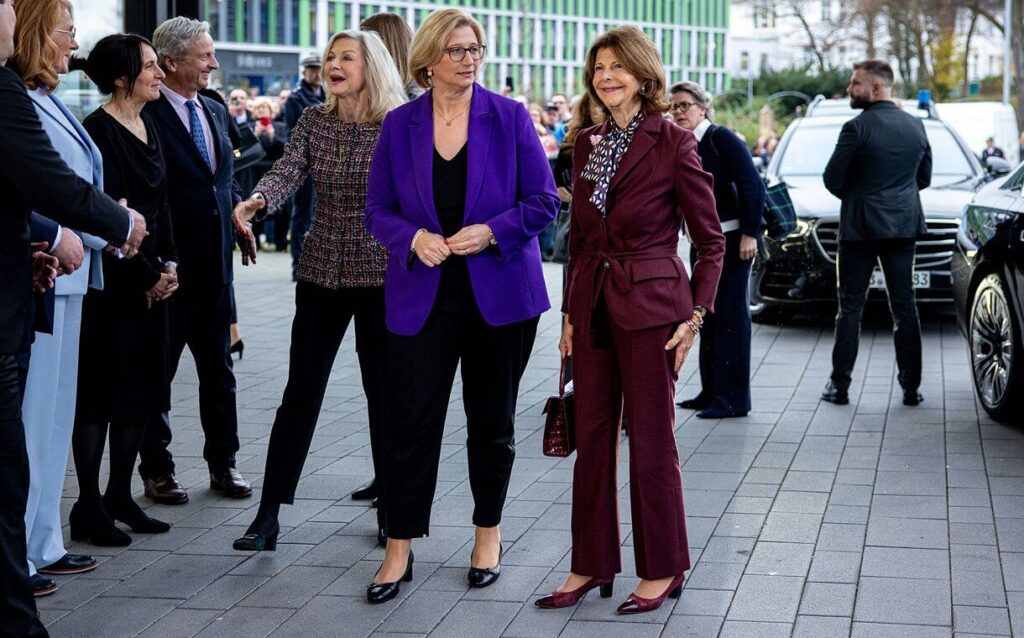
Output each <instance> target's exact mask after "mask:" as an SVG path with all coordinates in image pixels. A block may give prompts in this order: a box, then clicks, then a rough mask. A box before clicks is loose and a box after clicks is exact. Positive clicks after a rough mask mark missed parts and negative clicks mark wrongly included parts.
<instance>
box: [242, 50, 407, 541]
mask: <svg viewBox="0 0 1024 638" xmlns="http://www.w3.org/2000/svg"><path fill="white" fill-rule="evenodd" d="M323 70H324V75H325V79H326V84H327V99H326V101H325V102H324V104H323V106H321V107H318V108H309V109H306V111H305V112H304V113H303V114H302V117H300V118H299V121H298V122H297V123H296V125H295V128H294V129H293V130H292V133H291V139H290V140H289V142H288V145H287V146H286V147H285V152H284V156H283V157H282V158H281V159H280V160H278V162H277V163H276V164H275V165H274V167H273V168H272V169H271V170H270V171H269V172H268V173H267V174H266V175H264V176H263V178H262V179H260V181H259V183H258V184H257V185H256V188H255V190H254V191H253V194H252V195H251V196H250V197H249V199H247V200H245V201H243V202H241V203H240V204H239V205H238V206H237V207H236V208H235V218H236V223H241V222H244V221H248V220H249V219H251V218H253V217H254V216H256V215H257V214H258V213H260V214H265V213H266V211H273V210H276V209H277V208H278V207H279V206H281V204H283V203H284V202H285V200H287V199H288V197H289V196H291V195H292V193H294V192H295V191H296V190H297V189H298V188H299V187H300V186H301V185H302V183H303V182H304V181H305V179H306V176H307V175H311V176H312V178H313V184H314V186H315V188H316V215H315V216H314V219H313V226H312V227H311V228H310V231H309V235H308V236H307V238H306V244H305V248H304V249H303V251H302V258H301V260H300V261H299V269H298V273H297V275H298V283H297V285H296V288H295V319H294V322H293V323H292V345H291V353H290V355H289V362H288V384H287V385H286V387H285V390H284V398H283V399H282V400H281V407H280V408H278V411H277V417H276V418H275V419H274V426H273V430H272V431H271V434H270V448H269V450H268V451H267V469H266V474H265V476H264V481H263V495H262V498H261V499H260V507H259V510H258V511H257V513H256V519H255V520H254V521H253V522H252V524H251V525H249V528H248V529H247V530H246V533H245V535H244V536H242V537H241V538H239V539H238V540H236V541H235V543H234V548H235V549H238V550H248V551H259V550H270V551H273V550H274V549H275V548H276V546H277V536H278V532H279V530H280V526H279V525H278V520H277V517H278V511H279V509H280V506H281V504H282V503H287V504H291V503H292V502H293V500H294V498H295V488H296V486H297V485H298V482H299V475H300V474H301V472H302V466H303V464H304V463H305V460H306V455H307V454H308V453H309V445H310V442H311V441H312V439H313V430H314V429H315V427H316V422H317V418H318V417H319V415H320V406H321V404H322V403H323V398H324V392H325V390H326V389H327V381H328V379H329V378H330V374H331V367H332V365H333V364H334V358H335V356H336V355H337V353H338V348H339V347H340V345H341V340H342V338H344V336H345V332H346V329H347V328H348V325H349V322H350V321H352V320H353V319H354V320H355V330H356V351H357V353H358V356H359V368H360V372H361V373H362V380H363V390H364V391H365V392H366V399H367V404H368V406H367V409H368V412H369V421H370V445H371V448H372V451H373V456H374V465H375V466H376V468H375V470H376V473H377V475H378V476H379V475H380V464H379V454H380V451H381V450H380V442H379V434H380V429H381V411H382V410H381V408H382V392H381V388H382V385H383V379H384V359H385V354H386V351H385V346H386V343H387V331H386V330H385V328H384V269H385V267H386V265H387V252H386V251H385V250H384V248H383V247H382V246H381V245H380V244H378V243H377V242H376V241H375V240H374V239H373V238H372V237H370V236H369V234H367V232H366V229H365V227H364V226H363V206H364V204H365V201H366V182H367V178H368V177H369V173H370V159H371V157H372V155H373V150H374V148H375V147H376V146H377V138H378V137H379V135H380V131H381V121H382V120H383V119H384V116H385V115H387V113H388V111H390V110H391V109H393V108H395V107H397V106H399V105H400V104H402V103H404V102H405V93H404V91H403V89H402V83H401V81H400V79H399V77H398V71H397V70H396V69H395V65H394V63H393V62H392V61H391V56H390V55H389V54H388V51H387V48H385V46H384V43H383V42H382V41H381V39H380V37H379V36H378V35H377V34H376V33H373V32H370V31H342V32H340V33H337V34H335V35H334V37H332V38H331V40H330V42H328V44H327V48H326V49H325V50H324V57H323ZM380 540H381V533H380V532H379V533H378V542H380Z"/></svg>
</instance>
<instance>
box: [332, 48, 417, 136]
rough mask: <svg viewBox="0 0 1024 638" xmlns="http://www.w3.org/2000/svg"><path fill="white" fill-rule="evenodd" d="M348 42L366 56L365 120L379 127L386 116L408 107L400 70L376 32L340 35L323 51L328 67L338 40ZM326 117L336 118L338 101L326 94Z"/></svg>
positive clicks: (364, 72) (364, 75)
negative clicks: (392, 111)
mask: <svg viewBox="0 0 1024 638" xmlns="http://www.w3.org/2000/svg"><path fill="white" fill-rule="evenodd" d="M343 39H349V40H355V41H356V42H358V43H359V45H360V49H362V53H363V78H364V81H365V86H364V88H363V90H364V91H366V92H367V97H368V106H367V110H366V117H367V119H368V121H370V122H373V123H379V122H382V121H383V120H384V116H385V115H387V114H388V112H390V111H391V110H392V109H395V108H397V107H399V106H401V105H403V104H405V89H404V88H403V87H402V82H401V80H400V79H399V77H398V70H397V69H396V68H395V62H394V60H392V59H391V54H390V53H388V49H387V47H386V46H384V41H383V40H381V39H380V36H379V35H377V33H376V32H374V31H339V32H338V33H335V34H334V36H333V37H332V38H331V39H330V41H329V42H328V43H327V47H326V48H324V56H323V64H324V67H326V66H327V56H328V55H330V53H331V49H332V48H333V47H334V44H335V43H336V42H337V41H338V40H343ZM322 108H323V111H324V113H328V114H337V112H338V98H336V97H334V96H333V95H331V94H330V93H327V99H326V100H324V105H323V107H322Z"/></svg>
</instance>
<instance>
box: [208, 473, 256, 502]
mask: <svg viewBox="0 0 1024 638" xmlns="http://www.w3.org/2000/svg"><path fill="white" fill-rule="evenodd" d="M210 489H211V490H213V491H214V492H217V493H218V494H223V495H224V496H226V497H228V498H248V497H250V496H252V485H251V484H250V483H249V481H247V480H245V477H244V476H242V473H241V472H239V471H238V470H236V469H235V468H233V467H229V468H226V469H224V470H222V471H221V472H210Z"/></svg>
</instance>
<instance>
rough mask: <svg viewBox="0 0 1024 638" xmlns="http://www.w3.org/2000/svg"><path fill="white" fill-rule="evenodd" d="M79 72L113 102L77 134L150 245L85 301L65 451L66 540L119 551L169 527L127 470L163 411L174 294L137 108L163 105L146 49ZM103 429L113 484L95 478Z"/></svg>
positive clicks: (152, 130) (113, 270)
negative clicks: (92, 149)
mask: <svg viewBox="0 0 1024 638" xmlns="http://www.w3.org/2000/svg"><path fill="white" fill-rule="evenodd" d="M85 70H86V72H87V73H88V75H89V77H90V79H92V81H93V82H95V83H96V85H97V87H98V88H99V90H100V93H103V94H104V95H109V96H110V100H109V101H108V102H107V103H106V104H104V105H103V106H101V107H100V108H98V109H96V110H95V111H94V112H93V113H92V114H91V115H89V116H88V117H87V118H85V121H84V122H83V125H84V126H85V129H86V130H87V131H89V135H90V136H92V139H93V141H94V142H95V143H96V146H98V147H99V149H100V152H101V153H102V154H103V190H104V191H105V192H106V193H107V194H108V195H110V196H111V197H112V198H114V199H121V198H124V199H127V200H128V201H129V202H131V204H132V206H133V207H134V208H135V209H136V210H138V211H139V212H140V213H141V214H142V215H143V216H144V217H145V218H146V228H147V229H148V230H149V236H148V237H146V239H145V240H143V242H142V246H141V247H140V249H139V256H138V257H137V258H136V259H131V260H122V259H118V258H117V257H116V256H114V255H111V254H109V253H107V254H104V255H103V266H104V270H105V273H106V282H105V286H104V288H103V289H102V290H96V289H93V290H90V291H89V294H87V295H86V297H85V306H84V309H83V319H82V350H81V357H80V359H79V374H78V377H79V391H78V405H77V410H76V414H75V429H74V436H73V439H72V444H73V445H72V447H73V450H74V457H75V469H76V470H77V474H78V488H79V496H78V501H77V502H76V503H75V505H74V507H73V508H72V510H71V538H73V539H75V540H86V539H87V540H88V541H89V542H91V543H93V544H94V545H107V546H121V545H127V544H129V543H130V542H131V539H130V538H129V536H128V535H127V534H125V533H124V532H122V531H121V530H119V529H118V528H117V527H116V526H115V525H114V520H119V521H121V522H123V523H126V524H127V525H128V526H129V527H130V528H131V529H132V531H133V532H139V533H149V534H156V533H162V532H166V531H167V530H169V529H170V525H168V524H167V523H164V522H162V521H158V520H156V519H153V518H150V517H149V516H148V515H147V514H146V513H145V512H144V511H143V510H142V508H140V507H139V505H138V504H137V503H136V502H135V500H134V499H133V498H132V493H131V483H132V470H133V468H134V467H135V460H136V458H137V457H138V453H139V446H140V445H141V444H142V436H143V434H144V433H145V428H146V421H147V419H148V418H149V417H151V416H153V415H155V414H156V413H159V412H161V411H165V410H169V409H170V407H171V406H170V381H169V378H168V373H167V349H168V331H167V330H168V328H167V306H166V304H164V303H161V302H163V301H164V300H166V299H167V298H168V297H170V296H171V295H172V294H173V293H174V291H175V290H176V289H177V287H178V276H177V274H176V263H175V262H176V256H175V250H174V242H173V239H172V236H171V223H170V218H169V216H168V210H167V207H166V186H167V183H166V178H167V176H166V171H165V169H164V163H163V154H162V152H161V146H160V138H159V136H158V134H157V130H156V126H155V125H154V123H153V121H152V119H151V118H150V117H149V115H148V114H144V113H143V112H142V107H143V106H145V105H146V104H147V103H148V102H152V101H154V100H156V99H158V98H159V97H160V84H161V80H163V77H164V72H163V71H162V70H161V69H160V66H159V65H158V64H157V55H156V51H155V50H154V49H153V45H152V44H150V42H149V40H147V39H145V38H143V37H142V36H138V35H111V36H107V37H105V38H103V39H102V40H100V41H99V42H97V43H96V46H95V47H94V48H93V50H92V52H91V53H90V54H89V59H88V60H87V61H86V63H85ZM108 430H109V435H110V476H109V478H108V480H107V489H106V493H105V494H104V495H103V497H102V498H101V497H100V489H99V474H100V461H101V460H102V458H103V447H104V443H105V440H106V438H107V433H108Z"/></svg>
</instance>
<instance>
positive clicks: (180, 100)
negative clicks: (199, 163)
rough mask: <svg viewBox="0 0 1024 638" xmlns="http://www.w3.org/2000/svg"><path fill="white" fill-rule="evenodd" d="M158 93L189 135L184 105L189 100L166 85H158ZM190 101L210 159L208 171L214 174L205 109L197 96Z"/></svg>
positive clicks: (214, 154) (214, 158)
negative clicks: (164, 98) (169, 104)
mask: <svg viewBox="0 0 1024 638" xmlns="http://www.w3.org/2000/svg"><path fill="white" fill-rule="evenodd" d="M160 92H161V93H163V94H164V97H166V98H167V100H168V101H169V102H170V103H171V106H172V107H173V108H174V112H175V113H177V114H178V117H180V118H181V123H182V124H184V125H185V130H186V131H188V132H189V133H190V134H191V132H192V127H191V126H190V125H189V112H188V106H186V105H185V102H188V101H190V100H189V98H187V97H185V96H184V95H180V94H178V93H175V92H174V91H173V90H171V89H169V88H167V85H166V84H162V85H160ZM191 101H192V102H195V103H196V105H197V106H198V107H199V110H198V113H199V123H200V124H201V125H202V127H203V139H205V140H206V152H207V153H208V154H209V157H210V170H212V171H213V172H215V173H216V172H217V153H216V151H215V150H214V146H213V131H212V130H210V122H209V120H207V119H206V109H205V108H203V103H202V102H201V101H200V100H199V97H198V96H196V97H194V98H192V99H191Z"/></svg>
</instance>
